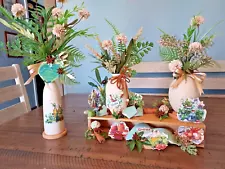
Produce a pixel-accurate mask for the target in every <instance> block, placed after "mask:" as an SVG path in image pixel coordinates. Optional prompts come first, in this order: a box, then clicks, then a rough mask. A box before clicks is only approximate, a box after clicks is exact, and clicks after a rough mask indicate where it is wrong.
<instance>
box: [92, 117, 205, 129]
mask: <svg viewBox="0 0 225 169" xmlns="http://www.w3.org/2000/svg"><path fill="white" fill-rule="evenodd" d="M88 120H91V121H93V120H99V121H123V122H131V123H147V124H152V125H154V126H171V127H172V126H173V127H177V126H187V127H197V128H202V129H204V130H205V128H206V126H205V124H204V123H192V122H182V121H179V120H178V119H174V118H172V117H168V118H167V119H163V120H159V118H158V117H156V116H155V114H144V115H143V116H140V117H133V118H131V119H128V118H120V119H115V118H114V117H113V116H112V115H107V116H102V117H88Z"/></svg>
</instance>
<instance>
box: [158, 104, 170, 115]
mask: <svg viewBox="0 0 225 169" xmlns="http://www.w3.org/2000/svg"><path fill="white" fill-rule="evenodd" d="M169 110H170V109H169V108H168V107H167V106H166V105H161V106H160V107H159V111H160V112H163V113H165V114H167V113H168V112H169Z"/></svg>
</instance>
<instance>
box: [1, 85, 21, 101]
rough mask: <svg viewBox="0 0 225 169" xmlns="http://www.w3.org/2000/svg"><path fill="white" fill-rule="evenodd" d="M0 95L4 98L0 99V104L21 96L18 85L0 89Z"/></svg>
mask: <svg viewBox="0 0 225 169" xmlns="http://www.w3.org/2000/svg"><path fill="white" fill-rule="evenodd" d="M0 93H1V95H3V96H4V97H0V103H3V102H6V101H9V100H13V99H15V98H19V97H21V96H22V95H23V93H22V91H21V87H20V85H13V86H8V87H4V88H0Z"/></svg>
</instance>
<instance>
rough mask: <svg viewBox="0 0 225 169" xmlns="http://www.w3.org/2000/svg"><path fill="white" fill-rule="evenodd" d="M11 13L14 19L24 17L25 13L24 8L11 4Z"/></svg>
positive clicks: (18, 4)
mask: <svg viewBox="0 0 225 169" xmlns="http://www.w3.org/2000/svg"><path fill="white" fill-rule="evenodd" d="M11 11H12V14H13V16H15V17H22V16H24V15H25V12H26V10H25V8H24V7H23V5H22V4H20V3H16V4H13V5H12V8H11Z"/></svg>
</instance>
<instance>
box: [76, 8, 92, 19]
mask: <svg viewBox="0 0 225 169" xmlns="http://www.w3.org/2000/svg"><path fill="white" fill-rule="evenodd" d="M78 14H79V17H80V18H82V19H85V20H86V19H88V18H89V16H90V12H88V11H87V10H86V9H81V10H79V11H78Z"/></svg>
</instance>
